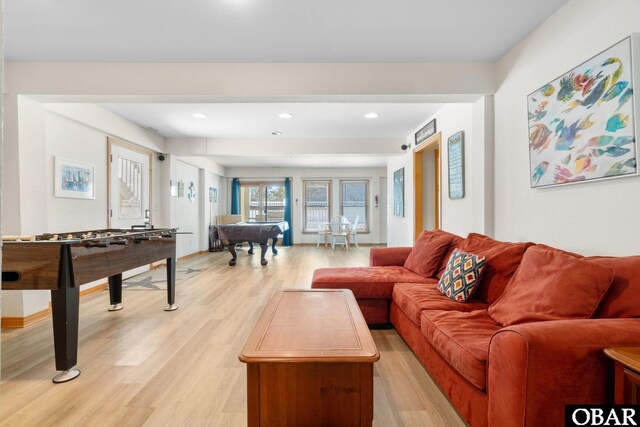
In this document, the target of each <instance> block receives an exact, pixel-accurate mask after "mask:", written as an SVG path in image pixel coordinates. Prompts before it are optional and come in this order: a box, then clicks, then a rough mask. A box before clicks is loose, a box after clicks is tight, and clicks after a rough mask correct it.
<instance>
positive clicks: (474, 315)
mask: <svg viewBox="0 0 640 427" xmlns="http://www.w3.org/2000/svg"><path fill="white" fill-rule="evenodd" d="M500 329H501V326H500V325H498V324H497V323H496V322H495V320H493V319H492V318H491V317H490V316H489V314H488V313H487V310H476V311H471V312H462V311H441V310H424V311H423V312H422V316H421V317H420V330H421V331H422V334H423V335H424V336H425V337H426V338H427V341H429V342H430V343H431V345H432V346H433V348H434V349H435V350H436V351H437V352H438V354H439V355H440V356H441V357H442V358H443V359H444V360H446V361H447V363H449V365H451V367H453V369H455V370H456V371H458V373H459V374H460V375H462V376H463V377H464V378H465V379H466V380H467V381H469V382H470V383H471V384H473V385H474V386H475V387H477V388H479V389H481V390H484V389H485V388H486V386H487V360H488V359H489V342H490V341H491V337H492V336H493V334H494V333H495V332H497V331H498V330H500Z"/></svg>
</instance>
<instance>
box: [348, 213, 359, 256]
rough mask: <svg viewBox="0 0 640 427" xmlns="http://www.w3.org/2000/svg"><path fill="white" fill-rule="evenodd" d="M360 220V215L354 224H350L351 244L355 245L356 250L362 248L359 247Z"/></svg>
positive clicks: (354, 220)
mask: <svg viewBox="0 0 640 427" xmlns="http://www.w3.org/2000/svg"><path fill="white" fill-rule="evenodd" d="M358 220H360V215H356V217H355V218H354V219H353V222H352V223H351V224H349V244H352V245H353V244H355V245H356V248H360V246H358Z"/></svg>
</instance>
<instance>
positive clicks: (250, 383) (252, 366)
mask: <svg viewBox="0 0 640 427" xmlns="http://www.w3.org/2000/svg"><path fill="white" fill-rule="evenodd" d="M259 425H260V365H259V364H257V363H248V364H247V426H248V427H257V426H259Z"/></svg>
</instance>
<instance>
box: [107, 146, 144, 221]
mask: <svg viewBox="0 0 640 427" xmlns="http://www.w3.org/2000/svg"><path fill="white" fill-rule="evenodd" d="M113 145H117V146H119V147H121V148H126V149H127V150H131V151H136V152H138V153H141V154H144V155H146V156H149V224H153V209H152V206H153V204H152V202H153V151H151V150H149V149H147V148H143V147H140V146H139V145H135V144H132V143H130V142H126V141H123V140H121V139H117V138H113V137H110V136H109V137H107V228H111V209H112V206H111V163H112V160H113V159H112V158H111V156H112V154H111V153H112V150H111V147H112V146H113Z"/></svg>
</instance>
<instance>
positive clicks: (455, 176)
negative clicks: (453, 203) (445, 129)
mask: <svg viewBox="0 0 640 427" xmlns="http://www.w3.org/2000/svg"><path fill="white" fill-rule="evenodd" d="M447 159H448V162H449V163H448V165H449V168H448V169H449V198H450V199H454V200H455V199H462V198H464V132H463V131H460V132H458V133H456V134H454V135H451V136H450V137H449V139H448V140H447Z"/></svg>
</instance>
